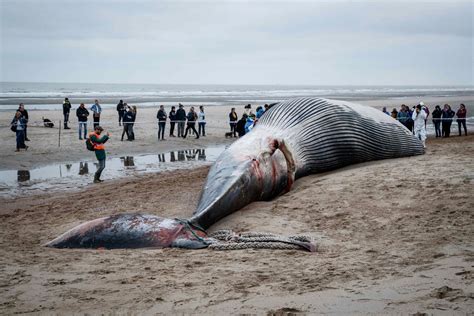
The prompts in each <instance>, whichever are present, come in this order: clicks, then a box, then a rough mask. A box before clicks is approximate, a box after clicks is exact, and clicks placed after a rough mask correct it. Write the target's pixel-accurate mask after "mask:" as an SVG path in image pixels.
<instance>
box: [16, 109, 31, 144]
mask: <svg viewBox="0 0 474 316" xmlns="http://www.w3.org/2000/svg"><path fill="white" fill-rule="evenodd" d="M18 111H20V114H21V117H22V118H24V119H25V120H26V122H25V124H24V125H25V129H24V135H25V140H26V141H30V139H29V138H28V134H27V131H28V119H29V118H28V111H27V110H26V109H25V105H24V104H23V103H20V105H19V106H18Z"/></svg>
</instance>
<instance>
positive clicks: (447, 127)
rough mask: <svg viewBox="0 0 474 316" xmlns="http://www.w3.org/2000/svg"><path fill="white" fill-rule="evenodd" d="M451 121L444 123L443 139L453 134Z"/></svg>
mask: <svg viewBox="0 0 474 316" xmlns="http://www.w3.org/2000/svg"><path fill="white" fill-rule="evenodd" d="M451 123H452V122H451V121H448V122H445V121H443V123H442V127H443V137H449V134H451Z"/></svg>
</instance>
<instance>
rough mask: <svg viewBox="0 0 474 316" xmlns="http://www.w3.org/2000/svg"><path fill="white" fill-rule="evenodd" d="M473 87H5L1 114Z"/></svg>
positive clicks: (437, 93)
mask: <svg viewBox="0 0 474 316" xmlns="http://www.w3.org/2000/svg"><path fill="white" fill-rule="evenodd" d="M473 94H474V87H472V86H310V85H308V86H306V85H294V86H289V85H189V84H188V85H173V84H97V83H18V82H0V111H2V110H14V109H17V108H18V104H19V103H20V102H23V103H25V104H26V105H27V108H28V109H29V110H30V109H43V110H47V109H51V110H58V109H61V106H62V101H63V100H64V98H69V99H70V100H71V101H72V103H73V104H74V105H75V104H77V103H80V102H84V103H85V104H86V105H91V104H93V103H94V100H95V99H99V100H100V103H101V105H102V106H103V107H104V108H113V107H115V106H116V105H117V103H118V101H119V100H120V99H122V100H124V101H125V102H128V103H133V104H135V105H139V106H155V107H156V106H157V105H159V104H164V105H166V106H168V105H177V104H178V103H179V102H181V103H183V104H185V105H186V106H190V105H199V104H205V105H206V106H209V105H211V106H212V105H244V104H247V103H271V102H279V101H282V100H285V99H288V98H293V97H326V98H336V99H337V98H338V99H344V100H360V99H380V98H406V97H417V98H420V99H422V98H423V97H427V96H431V97H433V96H434V97H449V96H456V97H462V96H464V95H466V96H467V95H473Z"/></svg>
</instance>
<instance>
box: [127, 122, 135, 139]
mask: <svg viewBox="0 0 474 316" xmlns="http://www.w3.org/2000/svg"><path fill="white" fill-rule="evenodd" d="M133 125H135V123H130V124H128V136H129V137H130V140H135V132H134V131H133Z"/></svg>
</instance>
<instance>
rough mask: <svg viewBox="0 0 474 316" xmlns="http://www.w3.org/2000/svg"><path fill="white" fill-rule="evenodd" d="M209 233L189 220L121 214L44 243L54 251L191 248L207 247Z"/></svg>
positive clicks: (73, 229)
mask: <svg viewBox="0 0 474 316" xmlns="http://www.w3.org/2000/svg"><path fill="white" fill-rule="evenodd" d="M206 236H207V234H206V232H205V231H204V230H202V229H200V228H199V227H197V226H195V225H192V224H190V223H189V222H188V221H186V220H180V219H169V218H163V217H159V216H155V215H142V214H118V215H112V216H108V217H103V218H98V219H95V220H92V221H89V222H85V223H82V224H80V225H78V226H76V227H74V228H72V229H71V230H69V231H67V232H65V233H64V234H62V235H61V236H59V237H57V238H55V239H53V240H52V241H50V242H48V243H46V244H45V246H46V247H53V248H91V249H98V248H105V249H120V248H166V247H178V248H191V249H199V248H206V247H207V246H208V241H207V237H206Z"/></svg>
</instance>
